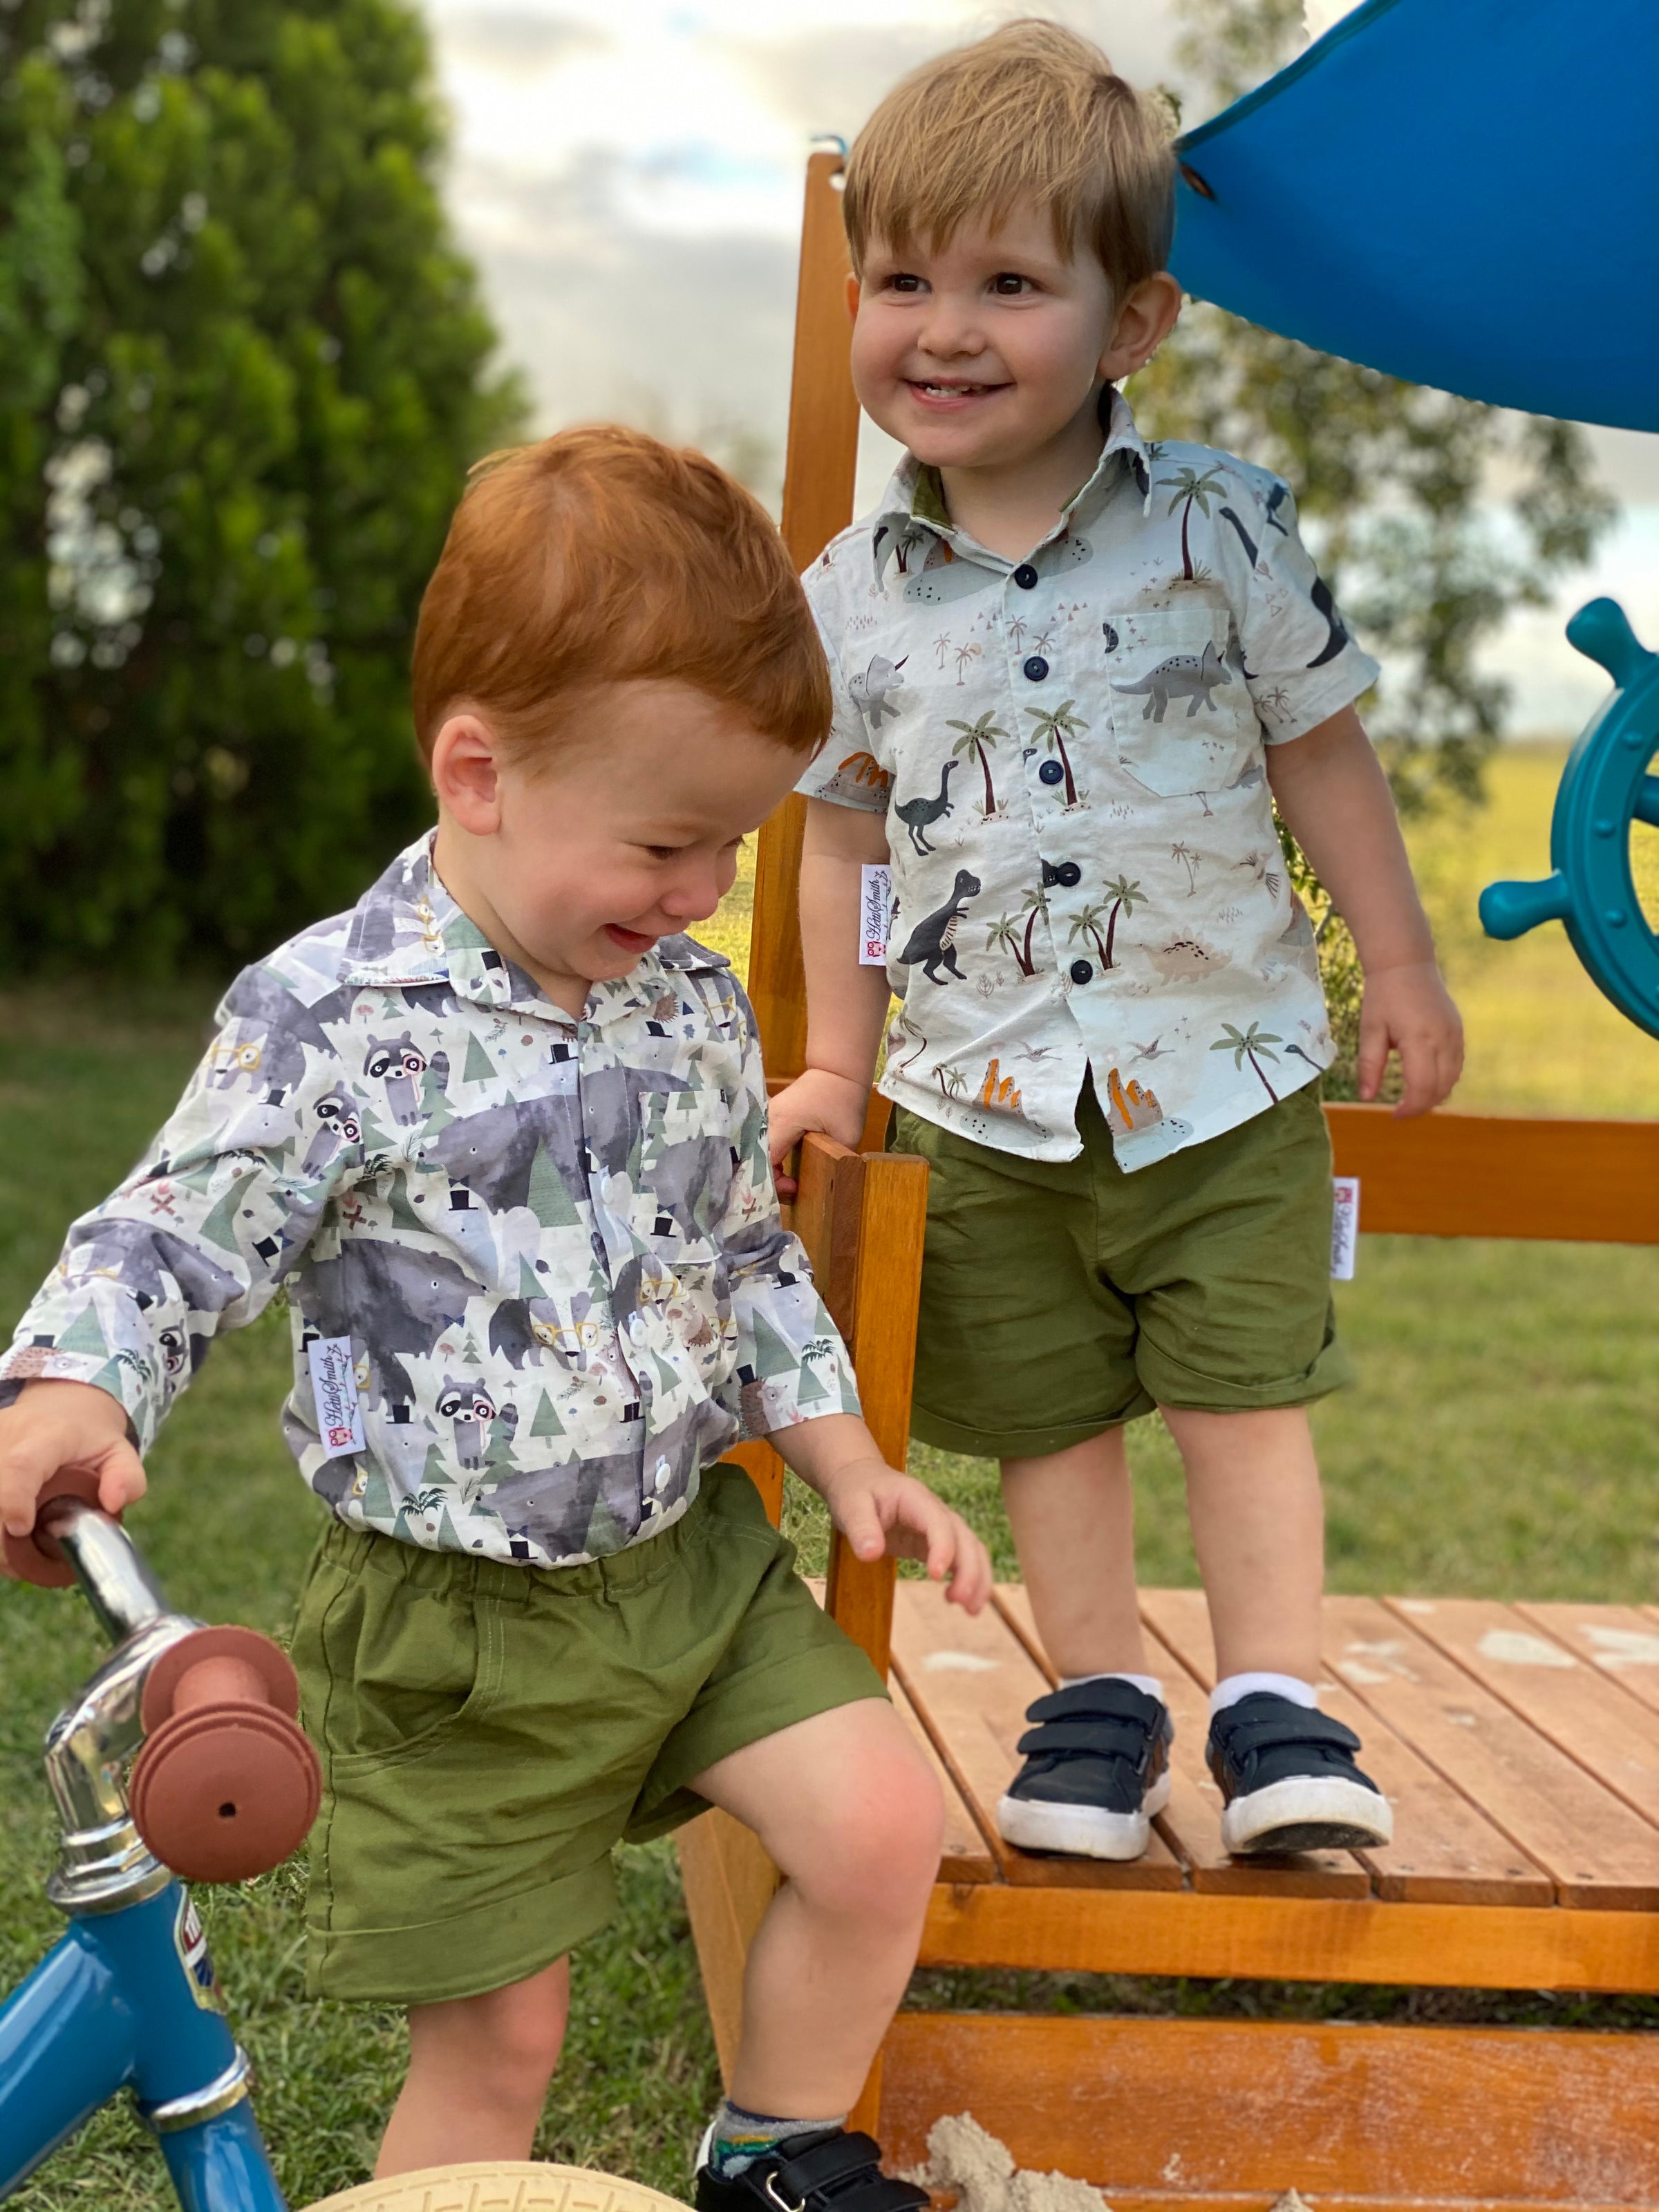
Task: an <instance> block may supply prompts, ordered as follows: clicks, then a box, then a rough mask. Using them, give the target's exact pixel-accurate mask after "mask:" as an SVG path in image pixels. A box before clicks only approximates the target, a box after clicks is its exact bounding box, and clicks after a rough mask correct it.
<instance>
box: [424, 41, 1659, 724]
mask: <svg viewBox="0 0 1659 2212" xmlns="http://www.w3.org/2000/svg"><path fill="white" fill-rule="evenodd" d="M423 4H424V5H425V6H426V9H427V11H428V15H429V18H430V21H431V23H432V26H433V29H434V33H435V39H436V46H437V58H438V68H439V76H440V82H441V88H442V91H443V94H444V95H445V97H446V99H447V101H448V103H449V106H450V109H451V112H452V118H453V157H452V161H451V166H450V176H449V193H450V199H451V204H452V207H453V212H454V216H455V219H456V222H457V224H458V227H459V230H460V232H461V234H462V237H463V239H464V240H465V243H466V245H467V246H468V247H469V249H470V250H471V252H472V254H473V255H474V257H475V258H476V259H477V262H478V264H479V266H480V268H481V269H482V270H483V277H484V282H485V285H486V289H487V290H488V293H489V300H490V304H491V306H492V307H493V310H494V313H495V319H496V322H497V325H498V327H499V328H500V329H501V332H502V334H503V339H504V343H505V345H506V349H507V353H508V354H509V356H511V357H512V358H513V360H514V361H516V362H519V363H520V364H521V365H522V367H523V368H524V369H525V370H526V373H527V374H528V376H529V379H530V382H531V386H532V391H533V392H534V394H535V397H536V402H537V408H538V416H539V427H541V428H546V429H551V428H556V427H557V426H558V425H559V424H560V423H562V422H571V421H577V420H580V419H582V418H584V417H591V416H621V417H623V418H624V419H627V420H630V421H634V422H642V423H644V424H646V425H647V427H649V428H653V429H658V430H661V431H664V432H665V433H668V434H670V435H678V436H682V437H691V438H697V439H699V440H701V441H703V442H706V443H707V444H708V445H709V447H711V449H712V450H714V451H716V452H719V451H720V450H722V448H724V449H725V450H726V451H727V452H732V451H733V450H735V449H736V446H737V441H743V442H744V445H745V446H746V447H747V448H748V450H749V451H750V452H751V453H752V452H754V451H755V450H757V447H758V448H760V449H766V450H769V451H770V453H772V454H773V455H775V456H781V450H782V443H783V427H784V420H785V412H786V408H787V395H788V377H789V348H790V328H791V318H792V315H793V291H794V279H795V255H796V246H797V240H798V235H799V221H800V188H801V164H802V161H803V160H804V158H805V154H806V151H807V149H808V147H809V144H810V142H811V138H812V137H813V135H814V134H816V133H819V132H825V133H829V132H833V133H837V134H839V135H841V136H842V137H851V136H852V135H853V133H854V131H856V130H857V129H858V127H859V125H860V123H861V122H862V121H863V119H864V118H865V117H866V115H867V114H868V112H869V111H870V109H871V107H872V106H873V105H874V103H875V101H876V100H877V99H878V97H879V96H880V94H881V92H882V91H883V90H884V88H885V87H886V86H887V85H889V84H890V83H891V82H893V80H894V78H895V77H896V76H900V75H901V74H902V72H903V71H904V70H906V69H908V68H909V67H910V66H912V65H913V64H915V62H917V61H919V60H921V58H923V57H924V56H926V55H927V54H929V53H932V52H937V51H938V50H939V48H940V47H942V46H948V45H952V44H955V43H957V41H958V40H962V39H963V38H964V37H968V36H971V35H972V34H973V33H975V32H976V31H978V30H981V29H984V28H988V27H989V26H990V25H991V24H992V23H993V22H994V21H998V20H1000V19H1001V18H1004V17H1006V16H1007V15H1014V14H1036V13H1040V14H1044V15H1054V16H1056V17H1058V18H1060V19H1061V20H1063V21H1067V22H1070V23H1072V24H1073V25H1074V26H1075V27H1077V28H1078V29H1079V30H1081V31H1084V32H1086V33H1088V34H1089V35H1091V37H1093V38H1095V39H1097V40H1098V41H1099V42H1100V43H1101V44H1102V45H1103V46H1104V47H1105V48H1106V50H1107V52H1109V54H1110V55H1111V57H1112V58H1113V60H1114V62H1115V64H1116V65H1117V67H1118V68H1119V69H1120V70H1121V71H1122V72H1123V74H1124V75H1125V76H1128V77H1130V78H1132V79H1134V80H1136V81H1139V82H1159V81H1162V82H1167V83H1171V84H1178V83H1179V81H1180V80H1179V76H1178V72H1177V70H1176V66H1175V63H1174V59H1173V55H1172V52H1171V49H1172V46H1173V44H1174V40H1175V36H1176V23H1175V20H1174V8H1173V6H1172V4H1171V0H1048V4H1042V0H1038V4H1031V0H1026V4H1025V5H1023V6H1021V5H1017V4H1000V5H990V6H987V5H986V4H984V0H423ZM1342 4H1343V0H1310V6H1311V8H1312V9H1314V10H1315V11H1316V16H1317V19H1318V20H1320V21H1329V20H1331V19H1333V18H1334V16H1335V15H1338V14H1340V13H1341V12H1342ZM1187 114H1188V120H1189V121H1197V120H1199V119H1200V114H1201V110H1200V108H1198V107H1197V106H1194V104H1192V103H1191V102H1190V101H1189V104H1188V109H1187ZM1595 449H1596V455H1597V461H1598V465H1599V466H1600V467H1601V471H1602V472H1603V474H1604V475H1605V477H1606V478H1607V482H1608V483H1610V484H1611V485H1612V487H1613V489H1614V490H1615V492H1616V493H1617V494H1618V495H1619V496H1620V499H1621V500H1622V501H1624V503H1625V508H1626V512H1625V515H1624V519H1623V520H1622V521H1621V524H1620V528H1619V531H1618V532H1617V533H1616V535H1615V536H1613V537H1612V538H1609V539H1608V541H1607V544H1605V545H1604V548H1603V550H1602V551H1601V554H1600V555H1598V556H1597V560H1596V562H1595V568H1594V570H1593V572H1590V573H1588V574H1583V575H1582V576H1579V577H1576V578H1574V579H1573V580H1571V582H1570V583H1569V584H1568V585H1567V586H1565V588H1564V590H1563V592H1562V594H1561V605H1560V606H1559V608H1556V609H1553V610H1551V611H1549V612H1548V613H1547V615H1534V616H1530V617H1525V618H1522V619H1519V620H1517V621H1516V623H1514V624H1512V625H1511V628H1510V631H1509V633H1508V634H1506V635H1505V636H1504V638H1503V639H1502V640H1501V641H1498V645H1497V647H1495V648H1494V658H1495V659H1497V660H1498V661H1499V662H1501V664H1502V665H1503V667H1504V672H1505V673H1506V674H1508V675H1509V676H1510V678H1511V679H1512V680H1513V681H1514V682H1515V683H1516V687H1517V701H1516V718H1515V719H1516V725H1517V726H1519V727H1522V728H1526V727H1533V728H1546V727H1552V726H1553V727H1560V728H1567V727H1570V726H1575V725H1577V723H1579V722H1581V721H1582V720H1583V719H1584V718H1585V716H1586V715H1587V714H1588V713H1589V711H1590V710H1591V709H1592V708H1594V706H1595V703H1596V702H1597V700H1598V699H1599V698H1600V696H1601V694H1602V691H1603V690H1604V689H1605V683H1604V679H1603V678H1601V676H1600V674H1599V672H1598V671H1595V670H1594V669H1592V668H1590V667H1589V665H1588V664H1586V663H1583V662H1582V661H1580V660H1578V659H1577V656H1576V655H1574V654H1573V653H1571V650H1570V649H1569V648H1568V647H1567V646H1566V645H1565V642H1564V641H1562V639H1561V636H1560V628H1561V623H1562V621H1563V620H1564V619H1565V615H1566V614H1567V613H1568V612H1570V611H1571V609H1572V608H1573V607H1574V606H1576V605H1579V604H1580V603H1581V602H1582V601H1583V599H1586V598H1589V596H1590V595H1591V594H1592V592H1595V591H1600V590H1610V591H1614V592H1617V593H1618V595H1619V596H1620V597H1621V598H1622V599H1624V601H1625V603H1626V606H1627V608H1628V609H1629V611H1630V613H1631V615H1632V619H1633V620H1634V621H1635V622H1636V623H1637V624H1638V629H1641V630H1643V631H1644V634H1645V635H1647V637H1648V638H1649V639H1650V641H1659V436H1656V437H1638V436H1637V435H1634V434H1631V433H1621V432H1601V431H1598V432H1596V433H1595ZM891 450H892V449H891V448H890V447H888V446H887V443H886V441H885V440H884V439H883V438H882V437H881V436H880V435H879V434H878V433H874V432H870V431H866V440H865V445H864V449H863V455H862V465H861V468H860V495H861V497H862V498H865V499H868V498H872V497H873V496H874V495H875V493H876V492H877V491H878V489H879V487H880V484H881V483H882V482H883V480H884V477H885V475H886V473H887V470H888V468H889V467H890V453H891Z"/></svg>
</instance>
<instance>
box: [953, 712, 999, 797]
mask: <svg viewBox="0 0 1659 2212" xmlns="http://www.w3.org/2000/svg"><path fill="white" fill-rule="evenodd" d="M945 728H946V729H947V730H960V731H961V732H962V735H961V736H960V737H959V738H957V741H956V743H955V744H953V745H952V746H951V751H952V752H953V753H964V754H966V756H967V757H968V758H969V760H973V761H977V762H978V763H979V772H980V774H981V775H982V776H983V777H984V778H985V818H986V820H987V822H988V821H989V820H990V818H991V817H992V815H994V813H995V812H996V811H997V795H996V793H995V792H994V791H993V790H992V788H991V764H990V762H989V759H988V758H987V755H988V754H989V753H990V752H991V751H992V750H993V749H994V746H995V744H996V741H997V739H998V738H1006V736H1007V734H1008V732H1007V731H1006V730H1005V729H1004V728H1003V726H1002V725H1001V723H1000V722H999V721H998V720H997V718H996V715H995V714H994V712H992V713H989V714H981V716H980V718H979V720H978V721H976V722H951V721H947V722H946V723H945Z"/></svg>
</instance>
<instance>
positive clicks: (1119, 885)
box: [1104, 876, 1140, 967]
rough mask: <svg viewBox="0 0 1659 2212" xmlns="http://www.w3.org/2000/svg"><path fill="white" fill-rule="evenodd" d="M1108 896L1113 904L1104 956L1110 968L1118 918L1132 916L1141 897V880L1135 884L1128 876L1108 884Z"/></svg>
mask: <svg viewBox="0 0 1659 2212" xmlns="http://www.w3.org/2000/svg"><path fill="white" fill-rule="evenodd" d="M1106 896H1107V897H1108V898H1109V899H1110V901H1111V902H1112V913H1111V919H1110V920H1109V921H1108V922H1107V924H1106V951H1105V954H1104V958H1105V962H1106V965H1107V966H1108V967H1110V966H1111V964H1112V939H1114V938H1115V936H1116V934H1117V918H1118V916H1119V915H1131V914H1133V912H1134V910H1135V901H1136V900H1137V899H1138V898H1139V896H1140V884H1139V878H1137V879H1136V880H1135V882H1133V883H1131V882H1130V881H1129V880H1128V878H1127V876H1120V877H1119V878H1118V879H1117V881H1116V882H1115V884H1107V886H1106Z"/></svg>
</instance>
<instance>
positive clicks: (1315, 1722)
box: [1221, 1706, 1359, 1759]
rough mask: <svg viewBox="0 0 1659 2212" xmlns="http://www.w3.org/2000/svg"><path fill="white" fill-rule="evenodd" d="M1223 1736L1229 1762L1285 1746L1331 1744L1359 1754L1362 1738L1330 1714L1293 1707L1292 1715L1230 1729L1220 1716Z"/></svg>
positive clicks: (1282, 1713) (1274, 1716)
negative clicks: (1246, 1754) (1360, 1739)
mask: <svg viewBox="0 0 1659 2212" xmlns="http://www.w3.org/2000/svg"><path fill="white" fill-rule="evenodd" d="M1221 1732H1222V1735H1223V1737H1224V1739H1225V1743H1226V1747H1227V1752H1228V1755H1229V1757H1230V1758H1233V1759H1242V1758H1243V1756H1244V1754H1245V1753H1247V1752H1252V1751H1274V1750H1277V1749H1279V1747H1281V1746H1283V1745H1285V1744H1291V1743H1312V1744H1321V1743H1324V1744H1331V1745H1334V1746H1336V1747H1340V1749H1341V1750H1343V1751H1358V1748H1359V1738H1358V1736H1357V1735H1355V1734H1354V1732H1353V1730H1352V1729H1351V1728H1344V1727H1343V1725H1342V1723H1341V1722H1340V1721H1334V1720H1333V1719H1332V1718H1331V1717H1330V1715H1329V1714H1328V1713H1322V1712H1316V1711H1313V1710H1312V1709H1311V1708H1309V1709H1306V1710H1304V1708H1302V1707H1300V1706H1294V1707H1292V1708H1291V1710H1290V1711H1285V1712H1277V1713H1274V1714H1273V1715H1272V1716H1271V1717H1265V1716H1264V1717H1263V1718H1262V1719H1261V1720H1259V1721H1240V1722H1239V1723H1237V1726H1236V1727H1233V1728H1229V1727H1228V1726H1227V1723H1226V1715H1225V1713H1224V1714H1223V1715H1222V1716H1221Z"/></svg>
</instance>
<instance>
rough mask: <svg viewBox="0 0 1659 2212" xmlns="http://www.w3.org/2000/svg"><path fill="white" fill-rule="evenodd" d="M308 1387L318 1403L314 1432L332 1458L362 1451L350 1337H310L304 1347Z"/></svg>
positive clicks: (359, 1413) (360, 1417)
mask: <svg viewBox="0 0 1659 2212" xmlns="http://www.w3.org/2000/svg"><path fill="white" fill-rule="evenodd" d="M306 1357H307V1359H308V1360H309V1361H310V1363H311V1388H312V1390H313V1393H314V1395H315V1396H316V1400H317V1429H318V1433H319V1435H320V1436H321V1437H322V1440H323V1449H325V1451H326V1452H327V1454H328V1455H329V1457H330V1458H331V1459H344V1458H345V1457H346V1456H347V1455H349V1454H350V1453H352V1452H360V1451H362V1449H363V1409H362V1407H361V1406H360V1405H359V1404H358V1402H357V1375H356V1366H355V1364H354V1362H353V1360H352V1357H351V1339H350V1338H349V1336H318V1337H313V1339H312V1340H311V1342H310V1343H309V1344H308V1345H307V1346H306Z"/></svg>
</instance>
